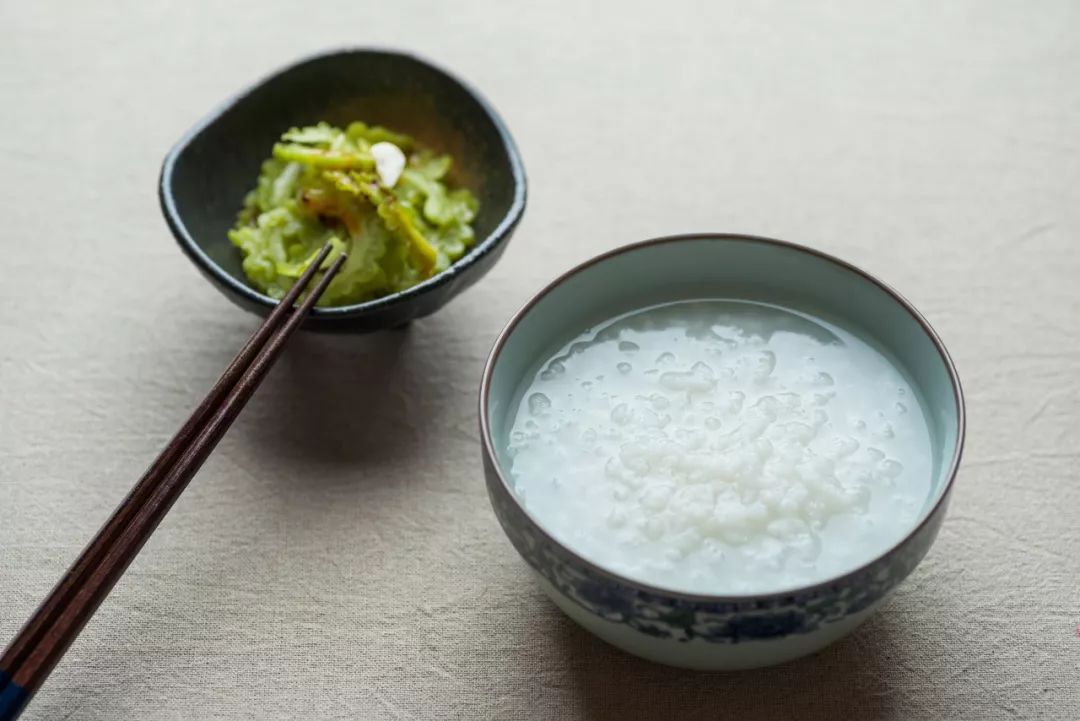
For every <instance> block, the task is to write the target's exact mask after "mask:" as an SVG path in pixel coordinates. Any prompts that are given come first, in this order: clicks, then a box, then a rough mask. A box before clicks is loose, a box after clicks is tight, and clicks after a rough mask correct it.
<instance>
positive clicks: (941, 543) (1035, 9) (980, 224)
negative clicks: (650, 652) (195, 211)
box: [0, 0, 1080, 721]
mask: <svg viewBox="0 0 1080 721" xmlns="http://www.w3.org/2000/svg"><path fill="white" fill-rule="evenodd" d="M342 44H358V45H359V44H373V45H386V46H401V47H407V48H412V49H414V50H416V51H418V52H420V53H422V54H424V55H427V56H430V57H431V58H433V59H436V60H437V61H439V62H441V63H443V64H445V65H446V66H448V67H450V68H452V69H453V70H455V71H457V72H459V73H460V74H462V75H463V76H464V77H466V78H468V79H469V80H470V81H472V82H473V83H475V84H476V85H477V86H478V87H479V88H481V89H482V91H483V92H484V93H485V94H486V95H488V97H489V98H490V99H491V100H492V102H493V103H494V104H495V105H496V106H497V107H498V108H499V110H500V111H501V113H502V114H503V116H504V118H505V120H506V122H507V123H508V125H509V126H510V128H511V129H512V132H513V133H514V134H515V136H516V139H517V140H518V142H519V145H520V148H521V151H522V153H523V156H524V159H525V164H526V168H527V171H528V174H529V180H530V182H531V186H530V200H529V208H528V211H527V212H526V216H525V220H524V221H523V223H522V224H521V226H520V228H519V230H518V232H517V235H516V237H515V238H514V240H513V242H512V243H511V245H510V247H509V249H508V251H507V253H506V255H505V258H504V259H503V261H502V262H501V263H500V264H499V265H498V266H497V267H496V268H495V270H494V271H493V272H492V273H491V274H490V275H489V276H488V277H487V278H486V279H485V280H484V281H482V282H481V283H480V284H479V285H478V286H477V287H475V288H473V289H472V290H470V291H469V292H467V293H466V294H465V295H463V296H462V297H460V298H459V299H457V300H456V301H454V302H453V303H451V304H450V305H449V306H448V307H446V308H445V309H444V310H443V311H442V312H440V313H439V314H437V315H436V316H433V317H431V318H429V319H426V320H424V321H422V322H418V323H416V324H415V325H414V326H413V327H412V328H411V330H409V331H408V332H404V333H389V334H383V335H377V336H369V337H327V336H317V335H304V336H303V337H300V338H298V339H297V340H296V341H295V342H294V343H293V344H292V346H291V347H290V348H289V349H288V353H287V354H286V356H285V357H284V359H283V360H282V361H281V362H280V365H279V366H278V367H277V368H276V369H275V370H274V372H273V373H272V375H271V376H270V378H269V379H268V380H267V382H266V384H265V386H264V387H263V388H262V389H261V390H260V392H259V394H258V396H257V397H256V398H255V399H254V401H253V403H252V405H251V406H250V407H249V409H248V410H247V411H246V412H245V414H244V415H243V416H242V417H241V419H240V420H239V422H238V423H237V425H236V426H235V427H234V429H233V430H232V431H231V432H230V434H229V435H228V437H227V438H226V439H225V441H224V442H223V443H222V445H221V446H220V447H219V449H218V451H217V452H216V453H215V455H214V456H213V458H212V459H211V461H210V462H209V463H208V464H207V465H206V467H205V468H204V469H203V471H202V473H201V474H200V475H199V477H198V478H197V479H196V480H195V482H194V483H193V484H192V486H191V488H190V489H189V490H188V491H187V493H186V494H185V496H184V497H183V498H182V499H181V500H180V502H179V503H178V504H177V505H176V507H175V508H174V509H173V511H172V513H171V514H170V515H169V517H168V518H167V519H166V522H165V523H164V524H163V525H162V527H161V528H160V530H159V531H158V533H157V534H156V535H155V536H154V538H153V539H152V540H151V542H150V543H149V544H148V545H147V547H146V548H145V549H144V551H143V553H142V555H141V556H140V557H139V558H138V559H137V561H136V562H135V563H134V565H133V566H132V567H131V569H130V570H129V571H128V573H127V575H126V577H125V578H124V579H123V580H122V581H121V583H120V584H119V585H118V586H117V588H116V589H115V591H114V592H113V594H112V595H111V597H110V598H109V599H108V600H107V602H106V603H105V604H104V606H103V607H102V608H101V610H100V611H99V613H98V614H97V616H96V617H95V618H94V620H93V621H92V623H91V624H90V625H89V626H88V627H87V629H86V631H85V633H84V634H83V635H82V637H81V638H80V639H79V640H78V641H77V642H76V644H75V645H74V646H73V647H72V649H71V651H70V652H69V653H68V655H67V657H66V659H65V660H64V662H63V663H62V665H61V666H60V667H59V668H58V669H57V671H56V672H55V673H54V675H53V677H52V679H51V680H50V681H49V682H48V684H47V685H46V687H45V688H44V689H43V691H42V693H41V694H40V695H39V697H38V699H37V700H36V702H35V703H34V704H33V705H32V706H31V707H30V709H29V710H28V711H27V713H26V715H25V716H24V718H25V719H28V720H30V721H42V720H44V719H70V720H72V721H89V720H97V719H108V720H114V719H139V720H140V721H158V720H163V719H277V718H287V719H365V720H381V719H388V720H389V719H544V720H547V719H551V720H553V721H562V720H570V719H574V720H576V719H619V720H630V719H654V718H656V719H669V718H677V719H716V718H740V719H767V718H810V719H819V718H820V719H879V718H880V719H904V720H908V719H997V718H1009V719H1011V718H1020V719H1028V718H1044V719H1077V718H1080V630H1078V627H1080V603H1078V596H1080V558H1078V555H1080V528H1078V526H1080V471H1078V470H1077V465H1078V461H1080V444H1078V441H1080V431H1078V429H1080V322H1078V321H1080V288H1078V281H1077V278H1078V277H1080V251H1078V249H1077V243H1078V237H1077V236H1078V233H1080V5H1078V4H1077V3H1075V2H1068V1H1062V2H1057V1H1053V0H1046V1H1040V2H1037V3H1036V2H1029V3H1021V2H1006V1H1001V2H974V1H967V2H949V3H939V2H919V3H867V2H861V1H859V0H850V1H849V2H836V3H796V2H791V3H781V2H764V3H741V2H701V3H691V2H683V1H680V0H667V1H666V2H656V3H621V2H617V1H615V0H610V1H608V2H596V3H587V2H569V1H568V2H559V3H556V2H545V3H530V4H524V3H509V2H497V1H494V0H493V1H491V2H485V3H463V2H444V3H423V2H411V1H406V0H395V1H394V2H381V3H374V2H367V1H364V0H353V1H351V2H329V1H324V2H320V3H299V2H289V3H277V2H268V1H267V0H261V1H260V2H251V1H249V0H245V1H244V2H213V3H210V2H172V1H165V0H158V1H154V2H129V3H119V2H96V3H76V2H70V3H69V2H60V1H59V0H49V1H47V2H19V1H17V0H5V1H3V2H0V121H2V122H0V244H2V245H0V248H2V251H3V252H2V253H0V258H2V269H3V271H2V279H0V643H6V641H7V639H8V638H10V636H11V635H12V634H14V633H15V631H16V630H17V628H18V626H19V625H20V624H21V623H22V621H23V620H24V619H25V618H26V616H27V615H28V614H29V613H30V611H31V610H32V609H33V608H34V606H35V605H36V604H37V602H38V601H39V600H40V599H41V598H42V596H43V595H44V594H45V593H46V592H47V591H48V589H49V588H50V587H51V585H52V584H53V583H54V582H55V581H56V580H57V578H58V577H59V575H60V574H61V573H62V571H63V570H64V569H65V568H66V567H67V565H68V563H69V562H70V561H71V560H72V559H73V558H74V556H75V555H76V554H77V552H78V551H79V550H80V548H81V547H82V546H83V544H84V543H85V542H86V541H87V540H88V539H89V538H90V536H91V535H92V534H93V533H94V532H95V531H96V529H97V528H98V526H99V524H100V523H101V522H102V521H103V520H104V519H105V518H106V516H107V515H108V513H109V512H110V511H111V510H112V508H113V507H114V505H115V504H116V503H117V502H118V501H119V500H120V499H121V498H122V497H123V495H124V493H125V492H126V491H127V489H128V488H129V487H130V485H131V483H132V482H133V481H134V480H135V479H136V478H137V476H138V475H139V473H140V472H141V471H142V469H143V468H144V467H145V465H146V464H147V462H148V461H149V460H150V459H151V458H152V457H153V455H154V453H155V452H156V451H157V450H158V449H159V447H160V446H161V445H162V444H163V442H164V441H165V440H166V439H167V438H168V437H169V435H170V434H171V433H172V431H174V430H175V429H176V427H177V426H178V425H179V424H180V422H181V421H182V419H183V418H184V417H185V416H186V414H187V413H188V411H189V410H190V408H191V407H192V406H193V405H194V404H195V403H196V402H197V400H198V399H199V398H201V397H202V395H203V394H204V392H205V391H206V389H207V388H208V387H209V385H210V384H211V383H212V381H213V380H214V379H215V378H216V377H217V375H218V374H219V373H220V371H221V370H222V368H223V366H224V365H225V363H226V361H227V359H228V358H229V357H230V356H231V354H232V353H233V352H234V351H235V349H236V348H237V347H238V345H239V344H240V343H241V341H242V340H243V339H244V338H245V337H246V335H247V334H248V333H249V332H250V330H251V329H252V328H253V327H254V326H255V324H256V319H255V317H254V316H249V315H246V314H244V313H242V312H241V311H239V310H237V309H236V308H234V307H233V306H231V305H230V304H228V303H227V301H226V300H224V299H223V298H222V297H221V296H219V295H218V293H217V292H216V291H215V290H213V289H212V288H211V287H210V286H209V285H208V284H207V283H206V282H205V281H204V280H203V279H202V278H201V277H200V276H199V275H198V274H197V273H196V271H195V270H194V269H193V267H192V266H191V265H190V264H189V263H188V262H187V260H186V259H185V258H184V256H183V255H182V254H181V253H180V251H179V250H178V249H177V248H176V246H175V245H174V243H173V241H172V239H171V237H170V235H169V233H168V231H167V230H166V228H165V225H164V223H163V222H162V220H161V218H160V215H159V212H158V207H157V199H156V196H155V187H156V186H155V184H156V179H157V173H158V168H159V164H160V162H161V159H162V156H163V155H164V153H165V152H166V151H167V150H168V148H169V146H170V145H171V144H172V142H173V141H175V140H176V138H177V137H178V136H179V135H180V134H181V133H182V132H183V131H185V130H186V129H187V128H188V127H189V126H190V125H191V124H192V123H193V122H194V121H195V120H196V119H198V118H199V117H200V116H201V115H202V114H203V113H205V112H206V111H207V110H208V109H209V108H210V107H212V106H213V105H215V104H216V103H218V102H220V101H221V100H222V99H224V98H225V97H226V96H227V95H229V94H230V93H231V92H233V91H234V90H236V89H238V88H239V87H241V86H243V85H245V84H247V83H248V82H250V81H252V80H254V79H256V78H258V77H260V76H262V75H263V74H265V73H266V72H268V71H269V70H271V69H273V68H275V67H276V66H278V65H280V64H283V63H285V62H288V61H291V60H293V59H295V58H296V57H298V56H300V55H303V54H305V53H309V52H312V51H315V50H318V49H321V48H324V47H327V46H334V45H342ZM688 230H733V231H742V232H752V233H759V234H765V235H772V236H776V237H781V238H786V239H791V240H795V241H799V242H802V243H806V244H808V245H811V246H814V247H817V248H822V249H824V250H827V251H831V252H834V253H838V254H840V255H842V256H843V257H845V258H847V259H849V260H851V261H853V262H855V263H857V264H860V265H862V266H864V267H865V268H866V269H868V270H870V271H871V272H874V273H878V274H880V275H881V276H882V277H883V278H884V279H886V280H887V281H888V282H890V283H892V284H894V285H895V286H896V287H898V288H899V289H900V290H901V291H902V292H903V293H905V294H906V295H907V296H908V297H909V298H910V299H911V300H912V301H913V302H914V303H915V304H916V305H917V306H918V307H919V308H920V309H921V310H922V311H923V312H924V313H925V314H926V315H927V316H928V317H929V319H930V321H931V322H932V323H933V324H934V325H935V327H936V328H937V330H938V331H939V332H940V333H941V334H942V336H943V338H944V339H945V341H946V343H947V344H948V346H949V347H950V349H951V350H952V352H953V354H954V357H955V360H956V362H957V365H958V367H959V370H960V373H961V377H962V379H963V381H964V383H965V385H966V390H967V398H968V409H969V413H970V432H969V436H968V445H967V454H966V458H965V462H964V465H963V469H962V471H961V474H960V479H959V483H958V486H957V489H956V493H955V495H954V497H953V505H952V508H951V511H950V514H949V517H948V519H947V520H946V523H945V526H944V529H943V531H942V533H941V536H940V537H939V539H938V541H937V543H936V545H935V546H934V548H933V549H932V551H931V552H930V555H929V556H928V558H927V559H926V561H925V562H924V563H923V564H922V565H921V566H920V567H919V568H918V569H917V571H916V572H915V573H914V574H913V576H912V577H911V578H910V579H909V580H908V581H907V582H906V583H905V584H904V585H903V586H902V587H901V588H900V590H899V591H898V592H897V593H896V595H895V596H894V597H893V598H892V600H890V601H889V602H888V603H887V605H886V606H885V607H884V609H883V610H882V612H881V613H879V614H878V615H877V616H876V617H875V618H874V619H873V620H872V621H871V622H869V623H868V624H867V625H866V626H864V627H863V628H862V629H861V630H860V631H858V632H857V633H856V634H855V635H854V636H852V637H851V638H849V639H847V640H845V641H843V642H841V643H839V644H837V645H835V646H833V647H832V648H829V649H828V650H826V651H824V652H823V653H821V654H819V655H817V656H816V657H813V658H809V659H804V660H802V661H798V662H795V663H792V664H790V665H787V666H784V667H780V668H776V669H771V670H764V671H758V672H752V673H745V674H738V675H710V674H695V673H688V672H683V671H677V670H672V669H667V668H663V667H659V666H654V665H651V664H647V663H644V662H641V661H638V660H636V659H634V658H632V657H629V656H626V655H623V654H621V653H619V652H616V651H614V650H612V649H610V648H608V647H606V646H604V645H603V644H601V643H600V642H598V641H596V640H594V639H593V638H592V637H591V636H589V635H587V634H585V633H584V632H583V631H581V630H579V629H577V628H576V627H575V626H573V625H572V624H571V623H570V622H569V621H568V620H566V619H565V618H564V617H562V616H561V615H560V614H559V613H558V612H557V611H556V610H555V608H554V607H553V606H552V605H551V604H550V603H548V602H547V601H546V599H544V598H543V597H542V596H541V595H540V592H539V591H538V590H537V588H536V586H535V585H534V584H533V583H532V582H531V581H530V578H529V577H528V575H527V571H526V569H525V567H524V565H523V563H522V562H521V561H520V560H519V558H518V557H517V555H516V554H515V553H514V551H513V549H512V548H511V546H510V545H509V543H508V542H507V541H506V539H505V538H504V536H503V534H502V532H501V530H500V529H499V527H498V524H497V523H496V521H495V519H494V517H493V515H492V513H491V510H490V508H489V506H488V501H487V497H486V494H485V491H484V487H483V483H482V479H481V467H480V457H479V451H478V445H477V444H478V436H477V423H476V393H477V385H478V379H479V375H480V371H481V366H482V363H483V360H484V358H485V356H486V354H487V351H488V349H489V347H490V345H491V343H492V342H493V340H494V338H495V335H496V333H497V332H498V331H499V329H500V328H501V327H502V325H503V323H504V322H505V321H506V320H507V318H508V317H509V315H510V314H511V312H512V311H514V310H515V309H516V308H517V307H518V306H519V305H520V304H521V303H522V302H524V301H525V300H526V299H527V297H528V296H529V295H530V294H531V293H533V292H534V291H536V290H537V289H539V287H541V286H542V285H543V284H544V283H546V282H547V281H548V280H549V279H551V278H552V277H553V276H554V275H555V274H557V273H559V272H560V271H562V270H564V269H566V268H568V267H569V266H571V265H572V264H575V263H577V262H579V261H582V260H585V259H586V258H588V257H589V256H591V255H593V254H595V253H597V252H600V251H603V250H606V249H609V248H612V247H615V246H617V245H619V244H622V243H626V242H629V241H634V240H639V239H643V238H647V237H651V236H656V235H663V234H668V233H673V232H683V231H688Z"/></svg>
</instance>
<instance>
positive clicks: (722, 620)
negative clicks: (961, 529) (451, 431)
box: [485, 462, 948, 644]
mask: <svg viewBox="0 0 1080 721" xmlns="http://www.w3.org/2000/svg"><path fill="white" fill-rule="evenodd" d="M485 472H486V476H487V487H488V494H489V496H490V497H491V502H492V506H493V508H494V509H495V515H496V516H497V517H498V519H499V522H500V523H501V524H502V527H503V530H504V531H505V532H506V535H507V536H508V537H509V538H510V541H511V543H513V544H514V547H515V548H516V549H517V551H518V553H520V554H521V556H522V558H524V559H525V561H526V562H527V563H528V564H529V565H530V566H531V567H532V568H533V569H534V570H535V571H536V572H537V573H539V574H540V575H541V576H542V577H543V578H545V579H547V580H548V581H549V582H550V583H551V585H552V586H554V587H555V588H556V589H557V590H558V591H559V592H560V593H561V594H562V595H563V596H565V597H566V598H568V599H569V600H571V601H572V602H574V603H575V604H577V605H579V606H581V607H582V608H584V609H586V610H587V611H589V612H590V613H593V614H595V615H596V616H599V617H600V618H603V619H605V620H607V621H612V622H615V623H619V624H624V625H626V626H628V627H630V628H632V629H634V630H635V631H638V632H640V633H643V634H645V635H647V636H652V637H655V638H662V639H670V640H674V641H684V642H685V641H691V640H694V639H700V640H703V641H707V642H709V643H721V644H733V643H739V642H740V641H748V640H766V639H775V638H782V637H786V636H791V635H794V634H807V633H811V632H814V631H817V630H819V629H820V628H821V627H822V626H823V625H824V624H829V623H834V622H836V621H840V620H841V619H844V618H845V617H848V616H850V615H852V614H856V613H858V612H860V611H863V610H865V609H867V608H869V607H870V606H872V605H873V604H874V603H876V602H877V601H879V600H880V599H882V598H883V597H885V596H886V595H887V594H888V593H889V592H890V591H892V589H893V588H895V587H896V586H897V584H899V583H900V582H901V581H903V580H904V578H906V577H907V576H908V574H909V573H911V571H912V570H913V569H914V568H915V566H916V565H918V563H919V561H921V560H922V558H923V556H925V555H926V552H927V550H928V549H929V548H930V545H931V544H932V543H933V541H934V538H935V536H937V532H938V529H939V528H940V526H941V521H942V519H943V518H944V516H945V510H946V507H947V505H948V500H947V499H945V500H943V502H942V503H940V504H938V506H937V508H936V509H935V511H934V512H933V513H932V514H931V515H930V516H929V517H928V518H927V519H926V521H925V522H924V523H923V524H922V526H921V527H920V528H919V529H918V530H917V531H916V532H915V533H913V534H912V535H911V536H909V537H908V538H907V539H906V540H905V541H904V542H903V543H901V544H900V545H899V546H897V547H895V548H894V549H893V550H892V551H890V552H889V553H887V554H885V555H884V556H882V557H881V558H879V559H877V560H876V561H874V562H873V563H871V564H870V565H869V566H867V567H865V568H863V569H860V570H858V571H856V572H854V573H851V574H849V575H847V576H844V577H842V578H839V579H837V580H835V581H832V582H830V583H826V584H821V585H818V586H814V587H811V588H809V589H805V590H802V591H799V592H797V593H791V594H775V595H770V596H762V597H754V598H733V599H730V600H726V599H721V598H717V599H710V598H704V597H699V596H694V595H689V594H680V593H676V592H663V591H660V590H659V589H651V588H648V587H646V586H644V585H640V586H639V585H631V584H629V583H626V582H625V581H621V580H618V579H617V578H615V577H614V576H612V575H609V574H607V573H605V572H603V571H601V570H600V569H598V568H596V567H595V566H592V565H591V564H590V563H589V562H587V561H585V560H584V559H582V558H580V557H578V556H576V555H574V554H572V553H570V552H569V551H568V550H567V549H566V548H564V547H563V546H561V545H559V544H558V543H557V542H555V541H553V540H552V539H551V538H550V537H549V536H548V535H547V534H546V533H545V532H544V531H542V530H541V529H540V528H539V527H538V526H537V525H536V523H535V522H534V521H533V520H532V519H531V518H529V517H528V515H526V514H525V512H524V511H523V510H522V509H521V507H520V506H519V505H518V503H517V501H516V500H515V499H513V498H511V497H510V494H511V491H510V490H508V489H507V488H506V486H504V485H503V483H502V482H501V480H500V479H499V477H498V474H497V473H496V471H495V469H494V468H493V467H492V465H491V463H490V462H485Z"/></svg>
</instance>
